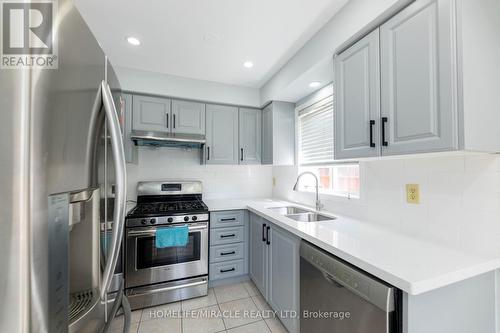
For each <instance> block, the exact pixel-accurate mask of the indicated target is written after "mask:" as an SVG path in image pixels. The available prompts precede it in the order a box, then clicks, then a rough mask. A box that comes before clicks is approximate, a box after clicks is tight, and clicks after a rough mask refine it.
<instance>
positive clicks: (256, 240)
mask: <svg viewBox="0 0 500 333" xmlns="http://www.w3.org/2000/svg"><path fill="white" fill-rule="evenodd" d="M264 223H265V222H264V219H262V218H261V217H259V216H257V215H255V214H250V227H249V230H250V231H249V259H250V265H249V274H250V277H251V278H252V280H253V282H254V283H255V286H257V288H258V289H259V290H260V292H261V293H262V295H264V297H266V294H267V290H266V288H267V283H266V278H267V245H266V243H265V242H264V241H262V236H263V235H262V232H263V227H264V226H263V225H264Z"/></svg>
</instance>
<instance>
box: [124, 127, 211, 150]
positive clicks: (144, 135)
mask: <svg viewBox="0 0 500 333" xmlns="http://www.w3.org/2000/svg"><path fill="white" fill-rule="evenodd" d="M130 137H131V139H132V141H134V143H135V144H136V145H137V146H154V147H183V148H201V147H202V146H203V145H204V144H205V142H206V139H205V136H204V135H199V134H181V133H162V132H148V131H132V133H131V135H130Z"/></svg>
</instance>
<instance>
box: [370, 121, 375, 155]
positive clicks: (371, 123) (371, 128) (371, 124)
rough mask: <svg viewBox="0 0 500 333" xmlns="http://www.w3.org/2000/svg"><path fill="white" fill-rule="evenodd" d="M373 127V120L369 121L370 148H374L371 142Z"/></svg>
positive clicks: (373, 143)
mask: <svg viewBox="0 0 500 333" xmlns="http://www.w3.org/2000/svg"><path fill="white" fill-rule="evenodd" d="M373 126H375V120H370V147H372V148H375V142H373Z"/></svg>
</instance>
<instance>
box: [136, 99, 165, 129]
mask: <svg viewBox="0 0 500 333" xmlns="http://www.w3.org/2000/svg"><path fill="white" fill-rule="evenodd" d="M170 109H171V100H170V99H168V98H158V97H150V96H141V95H134V96H133V111H132V128H133V129H134V130H140V131H154V132H170V123H171V119H170Z"/></svg>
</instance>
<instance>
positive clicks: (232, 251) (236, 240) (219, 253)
mask: <svg viewBox="0 0 500 333" xmlns="http://www.w3.org/2000/svg"><path fill="white" fill-rule="evenodd" d="M247 235H248V223H246V213H245V211H244V210H230V211H217V212H211V213H210V251H209V279H210V281H211V282H213V281H218V280H223V279H227V278H235V277H239V276H244V275H247V274H248V241H247V239H248V236H247Z"/></svg>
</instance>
